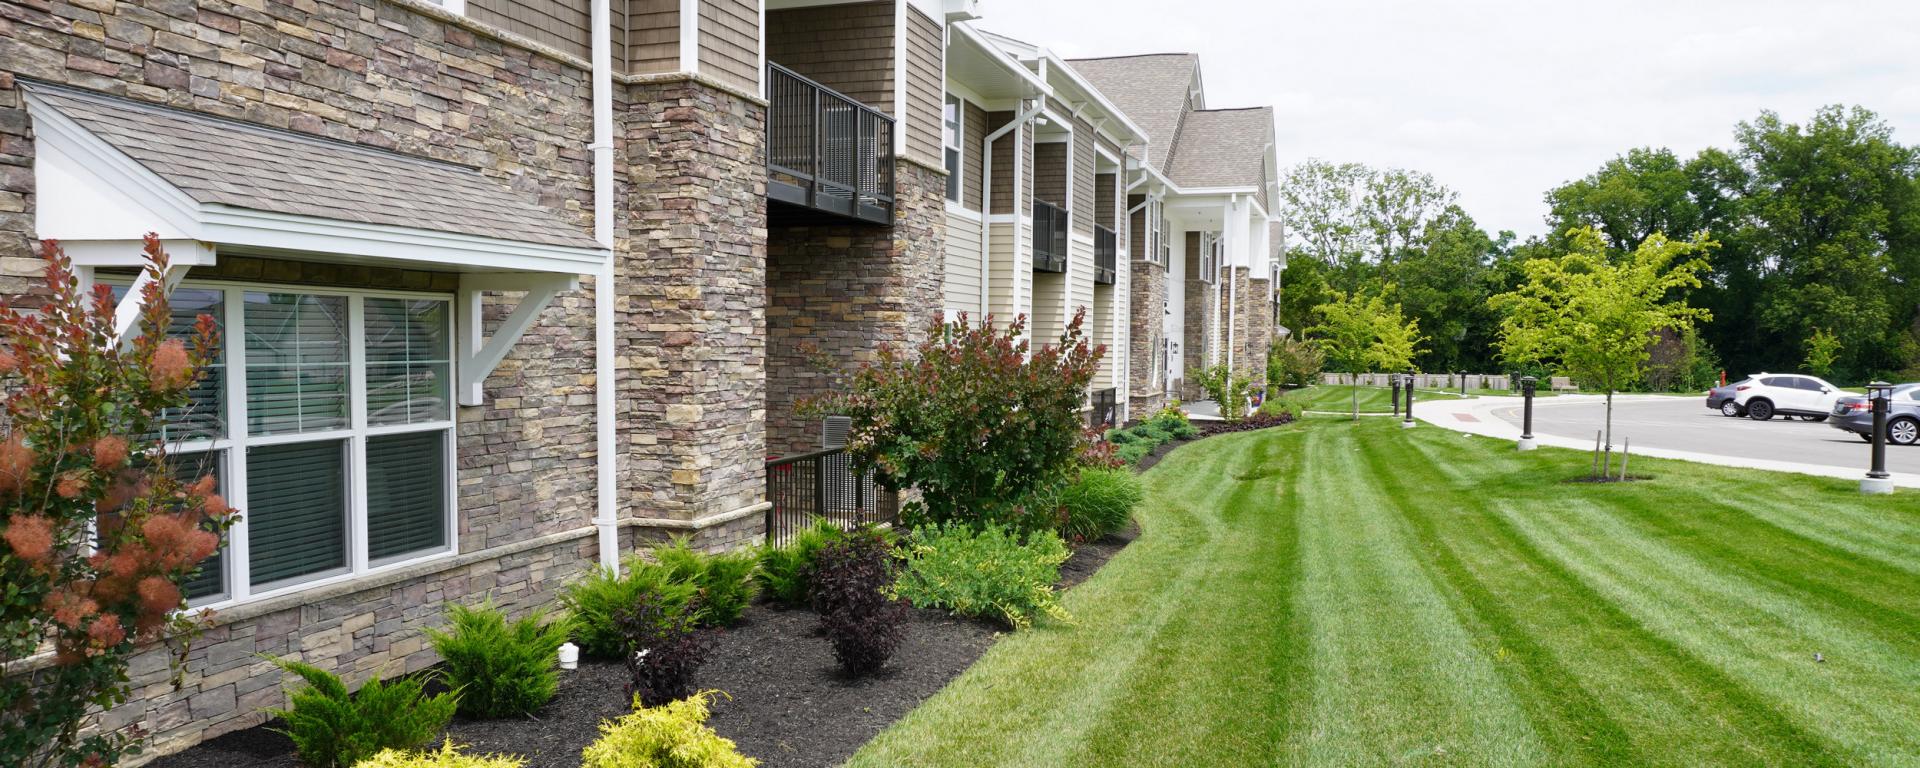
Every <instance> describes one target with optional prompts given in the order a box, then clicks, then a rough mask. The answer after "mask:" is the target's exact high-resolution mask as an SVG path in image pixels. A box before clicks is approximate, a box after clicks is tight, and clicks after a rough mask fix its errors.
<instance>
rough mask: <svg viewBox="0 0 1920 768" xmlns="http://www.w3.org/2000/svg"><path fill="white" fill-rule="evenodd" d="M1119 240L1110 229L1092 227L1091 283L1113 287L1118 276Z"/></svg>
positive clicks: (1098, 226) (1096, 225) (1097, 226)
mask: <svg viewBox="0 0 1920 768" xmlns="http://www.w3.org/2000/svg"><path fill="white" fill-rule="evenodd" d="M1119 245H1120V239H1119V237H1118V236H1116V235H1115V234H1114V232H1113V230H1111V229H1107V228H1106V227H1103V226H1100V225H1098V224H1095V225H1093V282H1094V283H1095V284H1097V285H1113V283H1114V280H1115V279H1116V278H1117V277H1118V276H1119V274H1120V271H1119V266H1120V265H1119V260H1120V248H1119Z"/></svg>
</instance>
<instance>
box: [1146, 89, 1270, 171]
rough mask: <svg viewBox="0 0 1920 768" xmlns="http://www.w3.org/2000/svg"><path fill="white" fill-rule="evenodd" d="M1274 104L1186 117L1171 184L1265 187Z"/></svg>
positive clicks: (1172, 168) (1171, 168) (1204, 112)
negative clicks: (1272, 105)
mask: <svg viewBox="0 0 1920 768" xmlns="http://www.w3.org/2000/svg"><path fill="white" fill-rule="evenodd" d="M1272 141H1273V108H1272V107H1254V108H1251V109H1209V110H1200V111H1197V112H1193V113H1190V114H1188V115H1187V119H1186V122H1185V123H1184V124H1183V125H1181V127H1180V138H1179V143H1178V149H1177V150H1176V151H1175V153H1174V156H1173V164H1172V166H1171V167H1169V168H1166V169H1165V171H1166V174H1167V177H1168V178H1170V179H1172V180H1173V183H1175V184H1178V185H1180V186H1182V187H1187V188H1201V187H1264V186H1265V185H1266V183H1267V165H1266V160H1267V144H1268V143H1270V142H1272Z"/></svg>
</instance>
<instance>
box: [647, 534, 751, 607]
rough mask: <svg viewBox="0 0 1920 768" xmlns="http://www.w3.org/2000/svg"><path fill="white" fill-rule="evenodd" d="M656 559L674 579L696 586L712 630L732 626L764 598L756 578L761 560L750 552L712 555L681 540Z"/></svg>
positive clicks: (656, 554)
mask: <svg viewBox="0 0 1920 768" xmlns="http://www.w3.org/2000/svg"><path fill="white" fill-rule="evenodd" d="M653 556H654V559H655V560H658V561H659V562H660V566H661V567H663V568H665V569H666V570H667V574H668V576H669V577H670V578H671V579H673V580H674V581H677V582H683V583H689V584H693V585H694V586H695V588H696V589H697V590H698V591H699V596H700V605H702V606H703V607H704V608H705V613H704V615H702V616H701V620H702V621H703V622H705V623H706V624H707V625H708V626H715V627H726V626H732V625H733V624H734V623H735V622H737V621H739V620H740V615H741V614H742V613H745V612H746V610H747V606H749V605H752V604H753V598H754V597H756V596H758V595H759V594H760V581H759V579H757V578H755V575H756V574H755V572H756V571H758V570H759V568H760V562H759V557H758V555H757V554H756V553H754V552H752V551H750V550H749V551H739V552H726V553H721V554H717V555H710V554H706V553H704V552H696V551H694V550H693V548H692V547H690V546H688V545H687V542H686V541H685V540H679V541H675V542H673V543H672V544H669V545H667V546H664V547H661V548H659V549H656V550H654V551H653Z"/></svg>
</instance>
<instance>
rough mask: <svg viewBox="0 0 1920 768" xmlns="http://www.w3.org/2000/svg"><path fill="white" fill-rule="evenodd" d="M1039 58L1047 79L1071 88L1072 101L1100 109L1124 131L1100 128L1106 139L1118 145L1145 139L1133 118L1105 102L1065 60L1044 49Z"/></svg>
mask: <svg viewBox="0 0 1920 768" xmlns="http://www.w3.org/2000/svg"><path fill="white" fill-rule="evenodd" d="M1040 56H1042V57H1044V58H1045V59H1046V60H1047V76H1048V77H1049V78H1053V77H1058V78H1061V79H1062V80H1064V81H1065V82H1066V83H1067V84H1068V85H1071V86H1072V89H1071V90H1072V93H1073V94H1075V95H1077V96H1078V98H1075V99H1073V100H1074V101H1085V102H1092V103H1093V104H1094V105H1096V106H1098V107H1099V108H1100V111H1101V112H1102V113H1104V114H1105V115H1106V116H1107V117H1110V118H1112V119H1113V122H1114V123H1115V124H1117V125H1119V126H1120V127H1122V128H1125V129H1126V132H1125V133H1121V132H1118V131H1111V130H1108V129H1107V128H1106V127H1104V126H1102V127H1101V128H1100V132H1101V133H1103V134H1106V135H1107V137H1108V138H1112V139H1114V140H1115V141H1116V142H1117V143H1120V144H1125V143H1128V142H1131V141H1133V140H1135V139H1145V138H1146V137H1147V132H1146V130H1145V129H1143V128H1141V127H1140V126H1139V125H1138V124H1137V123H1135V122H1133V118H1130V117H1128V116H1127V113H1125V112H1122V111H1120V108H1119V107H1116V106H1114V105H1113V102H1112V101H1109V100H1107V95H1106V94H1104V93H1101V92H1100V89H1098V88H1095V87H1093V83H1090V82H1087V79H1086V78H1084V77H1081V76H1080V73H1079V72H1076V71H1074V69H1073V67H1071V66H1068V64H1067V62H1066V60H1065V59H1062V58H1060V57H1059V56H1055V55H1054V53H1053V51H1049V50H1046V49H1044V48H1043V49H1040ZM1056 90H1059V89H1056Z"/></svg>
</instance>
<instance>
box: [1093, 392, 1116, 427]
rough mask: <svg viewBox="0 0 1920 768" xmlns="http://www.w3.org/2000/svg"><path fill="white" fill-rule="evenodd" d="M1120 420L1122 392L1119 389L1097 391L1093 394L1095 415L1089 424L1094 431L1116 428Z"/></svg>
mask: <svg viewBox="0 0 1920 768" xmlns="http://www.w3.org/2000/svg"><path fill="white" fill-rule="evenodd" d="M1119 419H1120V391H1119V390H1118V389H1113V388H1108V389H1096V390H1094V392H1093V413H1092V414H1091V415H1089V416H1088V422H1089V423H1090V424H1092V426H1093V428H1094V429H1105V428H1107V427H1112V426H1115V425H1117V424H1118V423H1119Z"/></svg>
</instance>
